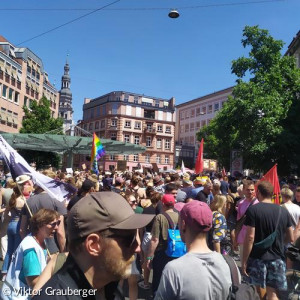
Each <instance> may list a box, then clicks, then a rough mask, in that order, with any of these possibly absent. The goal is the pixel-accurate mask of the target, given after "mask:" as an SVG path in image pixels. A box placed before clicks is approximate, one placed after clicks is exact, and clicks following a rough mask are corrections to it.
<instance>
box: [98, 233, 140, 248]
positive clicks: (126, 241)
mask: <svg viewBox="0 0 300 300" xmlns="http://www.w3.org/2000/svg"><path fill="white" fill-rule="evenodd" d="M104 236H105V237H106V238H110V239H116V240H118V241H120V244H121V245H123V246H124V247H128V248H131V247H132V246H133V245H134V244H135V243H136V242H137V240H136V232H135V233H134V234H130V235H120V234H117V233H113V234H110V235H104Z"/></svg>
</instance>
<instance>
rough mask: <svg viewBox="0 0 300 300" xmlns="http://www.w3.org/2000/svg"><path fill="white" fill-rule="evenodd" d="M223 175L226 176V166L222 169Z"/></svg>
mask: <svg viewBox="0 0 300 300" xmlns="http://www.w3.org/2000/svg"><path fill="white" fill-rule="evenodd" d="M222 176H223V177H225V176H226V170H225V167H223V169H222Z"/></svg>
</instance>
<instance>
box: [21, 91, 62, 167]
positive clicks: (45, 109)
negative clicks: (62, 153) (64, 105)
mask: <svg viewBox="0 0 300 300" xmlns="http://www.w3.org/2000/svg"><path fill="white" fill-rule="evenodd" d="M23 110H24V113H25V117H24V119H23V122H22V128H21V129H20V133H47V132H50V131H55V134H63V120H62V119H61V118H58V119H55V118H53V117H52V115H51V109H50V102H49V100H48V99H47V98H46V97H45V96H43V97H42V98H41V99H40V101H33V102H32V104H31V106H30V108H28V107H26V106H24V107H23ZM52 133H53V132H52ZM20 154H21V155H22V156H23V157H24V158H25V159H26V160H27V161H28V162H35V163H36V165H37V167H38V168H39V167H44V166H46V165H52V166H55V167H58V165H59V162H60V157H59V155H58V154H56V153H53V152H43V151H31V150H20Z"/></svg>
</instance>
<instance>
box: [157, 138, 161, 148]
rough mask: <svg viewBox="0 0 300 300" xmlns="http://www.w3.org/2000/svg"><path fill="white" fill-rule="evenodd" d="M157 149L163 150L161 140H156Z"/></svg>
mask: <svg viewBox="0 0 300 300" xmlns="http://www.w3.org/2000/svg"><path fill="white" fill-rule="evenodd" d="M156 148H157V149H161V139H157V140H156Z"/></svg>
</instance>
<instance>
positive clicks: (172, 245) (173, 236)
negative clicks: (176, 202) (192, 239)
mask: <svg viewBox="0 0 300 300" xmlns="http://www.w3.org/2000/svg"><path fill="white" fill-rule="evenodd" d="M163 215H164V216H165V217H166V219H167V220H168V223H169V229H168V239H167V249H166V252H165V253H166V255H167V256H169V257H180V256H182V255H184V254H185V253H186V245H185V243H184V242H183V241H182V240H181V236H180V231H179V229H178V227H177V226H175V225H174V223H173V221H172V219H171V217H170V216H169V215H168V214H167V213H163Z"/></svg>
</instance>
